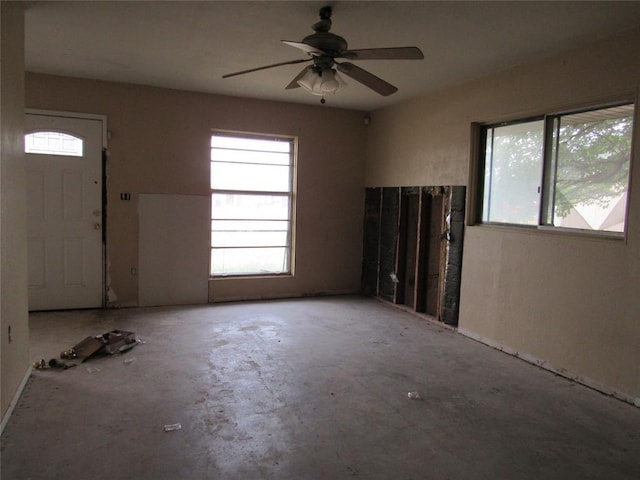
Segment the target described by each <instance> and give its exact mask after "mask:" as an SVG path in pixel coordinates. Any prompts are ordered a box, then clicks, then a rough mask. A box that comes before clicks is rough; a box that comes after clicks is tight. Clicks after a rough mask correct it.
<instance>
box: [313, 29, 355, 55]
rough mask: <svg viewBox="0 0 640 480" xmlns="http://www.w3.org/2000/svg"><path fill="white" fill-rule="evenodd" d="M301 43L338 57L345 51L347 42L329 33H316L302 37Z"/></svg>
mask: <svg viewBox="0 0 640 480" xmlns="http://www.w3.org/2000/svg"><path fill="white" fill-rule="evenodd" d="M302 43H306V44H307V45H311V46H312V47H315V48H317V49H318V50H322V51H323V52H326V53H328V54H331V55H333V56H337V55H340V54H341V53H342V52H344V51H345V50H346V49H347V41H346V40H345V39H344V38H342V37H341V36H339V35H336V34H334V33H331V32H316V33H314V34H312V35H309V36H307V37H304V38H303V39H302Z"/></svg>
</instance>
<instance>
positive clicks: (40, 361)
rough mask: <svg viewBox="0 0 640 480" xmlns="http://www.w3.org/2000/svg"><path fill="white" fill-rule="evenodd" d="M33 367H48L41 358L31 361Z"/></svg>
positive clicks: (42, 368)
mask: <svg viewBox="0 0 640 480" xmlns="http://www.w3.org/2000/svg"><path fill="white" fill-rule="evenodd" d="M33 368H37V369H38V370H44V369H45V368H49V366H48V365H47V364H46V362H45V361H44V358H43V359H42V360H36V361H35V362H33Z"/></svg>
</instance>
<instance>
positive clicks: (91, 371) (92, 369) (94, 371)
mask: <svg viewBox="0 0 640 480" xmlns="http://www.w3.org/2000/svg"><path fill="white" fill-rule="evenodd" d="M99 371H100V369H99V368H96V367H87V372H89V373H98V372H99Z"/></svg>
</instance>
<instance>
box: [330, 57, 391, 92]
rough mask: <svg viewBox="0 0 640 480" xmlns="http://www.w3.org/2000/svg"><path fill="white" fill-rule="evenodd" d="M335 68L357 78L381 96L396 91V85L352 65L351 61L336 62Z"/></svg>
mask: <svg viewBox="0 0 640 480" xmlns="http://www.w3.org/2000/svg"><path fill="white" fill-rule="evenodd" d="M336 68H337V69H338V70H339V71H340V72H342V73H344V74H345V75H347V76H348V77H351V78H353V79H354V80H357V81H358V82H360V83H362V84H363V85H365V86H367V87H369V88H370V89H371V90H373V91H374V92H377V93H379V94H380V95H382V96H383V97H387V96H389V95H391V94H393V93H396V92H397V91H398V88H397V87H394V86H393V85H391V84H390V83H387V82H385V81H384V80H382V79H381V78H379V77H376V76H375V75H374V74H373V73H369V72H367V71H366V70H364V69H362V68H360V67H358V66H356V65H354V64H353V63H349V62H344V63H337V62H336Z"/></svg>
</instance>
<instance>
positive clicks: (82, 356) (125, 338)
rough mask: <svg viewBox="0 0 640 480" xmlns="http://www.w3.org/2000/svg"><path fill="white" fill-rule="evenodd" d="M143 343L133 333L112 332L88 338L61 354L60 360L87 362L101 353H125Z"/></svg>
mask: <svg viewBox="0 0 640 480" xmlns="http://www.w3.org/2000/svg"><path fill="white" fill-rule="evenodd" d="M139 343H143V342H142V341H141V340H140V339H139V338H138V337H136V334H135V333H133V332H125V331H123V330H112V331H110V332H106V333H103V334H101V335H95V336H93V337H87V338H85V339H84V340H82V341H81V342H80V343H78V344H76V345H75V346H74V347H72V348H70V349H69V350H65V351H63V352H62V353H60V358H63V359H77V360H80V361H81V362H86V361H87V360H88V359H89V358H91V357H93V356H94V355H97V354H99V353H106V354H108V355H114V354H116V353H123V352H126V351H127V350H130V349H131V348H133V347H135V346H136V345H138V344H139Z"/></svg>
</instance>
